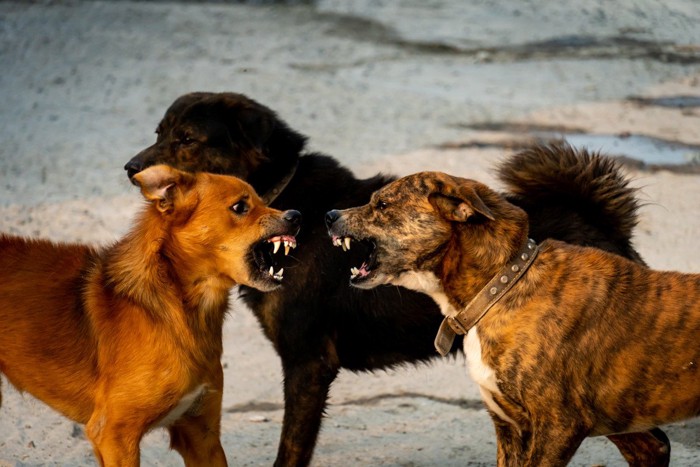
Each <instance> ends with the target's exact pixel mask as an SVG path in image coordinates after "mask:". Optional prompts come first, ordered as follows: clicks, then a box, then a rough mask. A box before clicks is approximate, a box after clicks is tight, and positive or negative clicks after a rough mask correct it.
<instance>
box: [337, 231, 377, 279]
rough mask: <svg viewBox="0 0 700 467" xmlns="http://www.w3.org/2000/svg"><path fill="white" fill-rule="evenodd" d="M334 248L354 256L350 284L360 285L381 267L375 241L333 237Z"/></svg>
mask: <svg viewBox="0 0 700 467" xmlns="http://www.w3.org/2000/svg"><path fill="white" fill-rule="evenodd" d="M332 241H333V246H337V247H341V248H342V249H343V251H345V252H347V253H349V254H351V255H352V258H351V263H350V264H352V265H353V266H352V267H351V268H350V283H352V284H359V283H361V282H364V281H366V280H367V279H369V278H370V277H371V276H372V273H373V272H374V271H375V270H376V269H377V267H378V266H379V264H378V262H377V244H376V243H375V242H374V240H371V239H363V240H357V239H355V238H353V237H349V236H344V237H340V236H337V235H333V237H332Z"/></svg>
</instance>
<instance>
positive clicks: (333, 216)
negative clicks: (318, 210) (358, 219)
mask: <svg viewBox="0 0 700 467" xmlns="http://www.w3.org/2000/svg"><path fill="white" fill-rule="evenodd" d="M339 217H340V211H338V210H337V209H334V210H332V211H328V212H327V213H326V227H328V228H329V229H330V228H331V225H333V223H334V222H335V221H337V220H338V218H339Z"/></svg>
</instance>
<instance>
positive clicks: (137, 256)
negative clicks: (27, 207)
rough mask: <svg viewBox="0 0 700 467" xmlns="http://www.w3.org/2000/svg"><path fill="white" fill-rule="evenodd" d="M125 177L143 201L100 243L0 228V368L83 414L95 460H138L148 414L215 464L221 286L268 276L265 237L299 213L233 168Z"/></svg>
mask: <svg viewBox="0 0 700 467" xmlns="http://www.w3.org/2000/svg"><path fill="white" fill-rule="evenodd" d="M134 179H135V182H136V183H137V184H138V185H139V186H140V187H141V191H142V193H143V195H144V196H145V197H146V198H147V199H148V200H150V201H151V203H149V205H148V206H146V207H145V209H144V210H143V211H142V213H141V215H140V217H139V218H138V220H137V221H136V224H135V225H134V227H133V228H132V230H131V231H130V233H129V234H128V235H127V236H126V237H124V238H123V239H122V240H121V241H119V242H117V243H116V244H114V245H113V246H111V247H108V248H105V249H101V250H100V249H93V248H90V247H88V246H85V245H76V244H55V243H51V242H49V241H44V240H26V239H22V238H18V237H11V236H5V235H2V236H0V329H1V330H2V332H0V372H2V373H4V374H5V375H6V376H7V378H8V379H9V381H10V382H11V383H12V384H13V385H14V386H16V387H17V388H18V389H19V390H20V391H27V392H29V393H31V394H32V395H34V396H35V397H37V398H38V399H40V400H42V401H43V402H45V403H47V404H48V405H50V406H51V407H53V408H54V409H56V410H58V411H59V412H61V413H63V414H64V415H66V416H67V417H69V418H71V419H73V420H75V421H77V422H80V423H85V424H87V430H86V432H87V435H88V437H89V438H90V441H91V442H92V444H93V447H94V450H95V454H96V456H97V459H98V460H99V462H100V464H102V465H138V463H139V441H140V440H141V438H142V436H143V435H144V434H145V433H146V432H147V431H149V430H150V429H151V428H154V427H167V428H168V429H169V431H170V436H171V446H172V448H174V449H176V450H177V451H179V452H180V454H181V455H182V456H183V458H184V459H185V463H186V464H187V465H225V464H226V458H225V455H224V451H223V449H222V447H221V444H220V441H219V425H220V414H221V398H222V389H223V372H222V368H221V363H220V357H221V352H222V340H221V339H222V324H223V320H224V316H225V313H226V310H227V307H228V296H229V291H230V289H231V287H233V286H234V285H235V284H237V283H240V284H246V285H249V286H251V287H256V288H258V289H260V290H267V291H269V290H273V289H275V288H277V287H279V285H280V281H281V278H282V274H283V273H282V272H281V271H278V272H273V271H270V269H269V268H268V265H269V264H270V257H271V254H272V253H271V252H270V251H269V250H271V249H273V245H274V249H275V250H277V249H278V248H279V245H280V244H281V243H282V242H284V243H285V244H286V245H288V246H295V244H296V241H295V238H294V235H296V233H297V231H298V229H299V224H300V215H299V213H298V212H296V211H286V212H281V211H277V210H274V209H271V208H268V207H266V206H265V205H264V203H263V202H262V201H261V200H260V198H259V197H258V196H257V195H256V193H255V191H254V190H253V188H252V187H251V186H250V185H248V184H247V183H245V182H243V181H242V180H239V179H237V178H234V177H228V176H221V175H211V174H196V175H193V174H188V173H185V172H180V171H178V170H175V169H172V168H170V167H167V166H162V165H160V166H153V167H151V168H149V169H147V170H144V171H143V172H141V173H139V174H138V175H137V176H136V177H134ZM275 244H276V245H275Z"/></svg>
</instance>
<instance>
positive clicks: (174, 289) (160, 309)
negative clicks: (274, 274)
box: [103, 205, 235, 329]
mask: <svg viewBox="0 0 700 467" xmlns="http://www.w3.org/2000/svg"><path fill="white" fill-rule="evenodd" d="M177 250H178V249H177V247H176V240H175V238H174V236H173V235H172V221H171V220H167V219H163V218H162V216H161V215H160V213H158V212H157V211H156V209H155V207H153V206H150V205H149V206H148V207H146V208H145V209H144V211H142V213H141V215H140V217H139V218H138V220H137V221H136V224H135V225H134V228H133V229H132V230H131V231H130V232H129V233H128V234H127V235H126V236H125V237H124V238H123V239H122V240H121V241H120V242H118V243H116V244H115V245H114V246H113V247H112V248H111V249H110V250H108V252H107V255H108V256H109V261H105V262H104V263H103V264H104V267H105V268H106V270H105V276H106V279H107V283H108V284H109V285H111V286H112V287H113V289H114V291H115V292H116V293H117V294H120V295H123V296H125V297H127V298H128V299H129V300H131V301H133V302H135V303H137V304H138V305H139V306H140V307H141V308H142V309H143V310H144V311H145V312H146V313H148V314H149V315H151V316H152V317H153V318H154V319H161V320H162V319H163V318H167V319H170V318H172V317H171V316H169V315H170V314H172V313H178V312H181V313H183V314H184V315H185V317H186V318H187V319H188V320H190V321H191V322H190V327H192V326H202V325H204V324H205V322H206V323H211V324H212V325H213V328H216V327H217V326H219V325H220V324H222V323H223V318H224V315H225V312H226V310H227V308H228V295H229V290H230V289H231V287H233V285H235V284H234V283H233V281H232V280H230V279H227V278H222V277H219V276H217V275H214V274H211V275H209V274H206V269H205V270H204V271H203V272H200V273H197V274H195V273H194V272H193V269H192V264H201V262H200V261H190V260H188V258H185V257H183V256H182V255H178V254H175V253H173V252H174V251H177ZM199 256H203V257H206V256H207V255H206V252H203V253H202V254H200V255H199ZM198 320H199V322H198ZM219 321H220V323H219ZM211 327H212V326H210V325H207V326H206V328H207V329H209V328H211ZM219 328H220V326H219Z"/></svg>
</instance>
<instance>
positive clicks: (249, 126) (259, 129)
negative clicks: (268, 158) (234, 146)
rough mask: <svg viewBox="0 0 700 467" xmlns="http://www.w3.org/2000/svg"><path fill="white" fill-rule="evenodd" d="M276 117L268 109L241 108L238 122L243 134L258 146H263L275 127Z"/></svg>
mask: <svg viewBox="0 0 700 467" xmlns="http://www.w3.org/2000/svg"><path fill="white" fill-rule="evenodd" d="M275 121H276V120H275V117H274V115H273V114H272V113H271V111H267V109H257V108H253V109H240V110H238V111H237V113H236V123H237V124H238V130H239V131H240V133H241V135H242V136H243V137H244V138H245V139H246V140H248V142H249V143H250V144H251V145H253V146H254V147H256V148H261V147H262V146H263V145H264V144H265V143H266V142H267V140H268V139H269V138H270V136H271V135H272V132H273V130H274V129H275Z"/></svg>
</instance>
